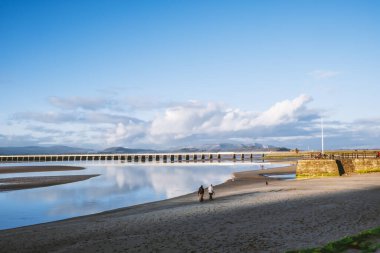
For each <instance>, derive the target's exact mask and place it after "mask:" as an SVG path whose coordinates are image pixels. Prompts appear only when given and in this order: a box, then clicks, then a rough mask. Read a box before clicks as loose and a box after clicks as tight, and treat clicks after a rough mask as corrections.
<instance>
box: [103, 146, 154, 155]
mask: <svg viewBox="0 0 380 253" xmlns="http://www.w3.org/2000/svg"><path fill="white" fill-rule="evenodd" d="M157 152H158V151H157V150H153V149H138V148H123V147H111V148H106V149H104V150H102V151H99V152H98V153H99V154H122V153H127V154H136V153H157Z"/></svg>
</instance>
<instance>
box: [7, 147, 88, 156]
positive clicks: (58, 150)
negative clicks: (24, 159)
mask: <svg viewBox="0 0 380 253" xmlns="http://www.w3.org/2000/svg"><path fill="white" fill-rule="evenodd" d="M93 152H94V150H92V149H84V148H73V147H68V146H50V147H40V146H28V147H0V155H45V154H46V155H55V154H79V153H93Z"/></svg>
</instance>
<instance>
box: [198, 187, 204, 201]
mask: <svg viewBox="0 0 380 253" xmlns="http://www.w3.org/2000/svg"><path fill="white" fill-rule="evenodd" d="M204 194H205V189H203V185H201V187H199V189H198V198H199V202H203V195H204Z"/></svg>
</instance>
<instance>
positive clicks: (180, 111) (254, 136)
mask: <svg viewBox="0 0 380 253" xmlns="http://www.w3.org/2000/svg"><path fill="white" fill-rule="evenodd" d="M311 101H312V98H311V97H310V96H308V95H304V94H301V95H299V96H297V97H295V98H293V99H287V100H283V101H279V102H277V103H275V104H273V105H272V106H270V107H269V108H267V109H266V110H264V111H262V112H257V111H255V110H241V109H239V108H233V107H229V106H227V105H225V104H221V103H216V102H200V101H188V102H186V103H168V102H165V103H162V104H161V105H159V102H156V101H152V102H149V103H147V104H148V105H153V104H154V105H156V106H155V107H154V108H151V109H150V110H151V111H152V112H154V113H153V114H152V116H151V117H150V118H149V119H144V120H143V119H141V118H140V117H139V115H140V112H143V111H145V110H146V108H147V107H146V106H142V109H141V110H139V109H137V108H138V107H136V106H134V105H131V104H129V103H128V100H116V99H114V100H112V99H106V98H81V97H72V98H59V97H51V98H49V103H50V105H51V107H52V108H51V110H50V111H48V112H18V113H15V114H13V115H11V116H10V117H9V120H8V122H7V124H3V126H2V127H1V128H0V130H1V131H0V141H1V143H2V146H7V145H9V146H15V145H22V143H24V145H31V144H34V145H42V144H51V145H52V144H64V145H72V146H74V145H75V146H80V147H92V148H94V147H95V148H96V147H98V148H105V147H109V146H124V147H135V148H137V147H139V148H170V147H179V146H191V145H198V144H210V143H221V142H235V143H236V142H240V143H253V142H259V143H263V144H272V145H281V146H287V147H299V148H302V149H307V148H311V149H313V148H318V147H319V145H320V144H319V142H320V125H319V122H320V117H321V116H322V115H321V110H317V109H313V108H310V102H311ZM134 104H135V103H134ZM141 104H144V105H145V104H146V103H141ZM118 108H122V109H121V110H120V109H118ZM131 108H133V110H131ZM131 115H133V116H131ZM378 123H380V119H377V120H374V119H367V120H365V119H363V120H358V121H356V122H351V123H345V122H338V121H334V122H333V121H329V120H328V119H326V120H325V133H326V144H328V143H329V142H328V140H331V142H330V148H338V147H340V148H347V147H351V148H357V147H362V146H365V145H376V143H377V141H378V140H379V139H380V134H378V133H379V130H380V129H379V127H378V126H379V125H380V124H378Z"/></svg>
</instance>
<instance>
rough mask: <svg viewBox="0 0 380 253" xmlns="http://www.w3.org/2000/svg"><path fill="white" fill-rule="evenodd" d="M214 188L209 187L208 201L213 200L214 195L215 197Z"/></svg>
mask: <svg viewBox="0 0 380 253" xmlns="http://www.w3.org/2000/svg"><path fill="white" fill-rule="evenodd" d="M214 193H215V192H214V187H213V186H212V184H210V186H209V187H208V199H209V200H213V199H212V195H214Z"/></svg>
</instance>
